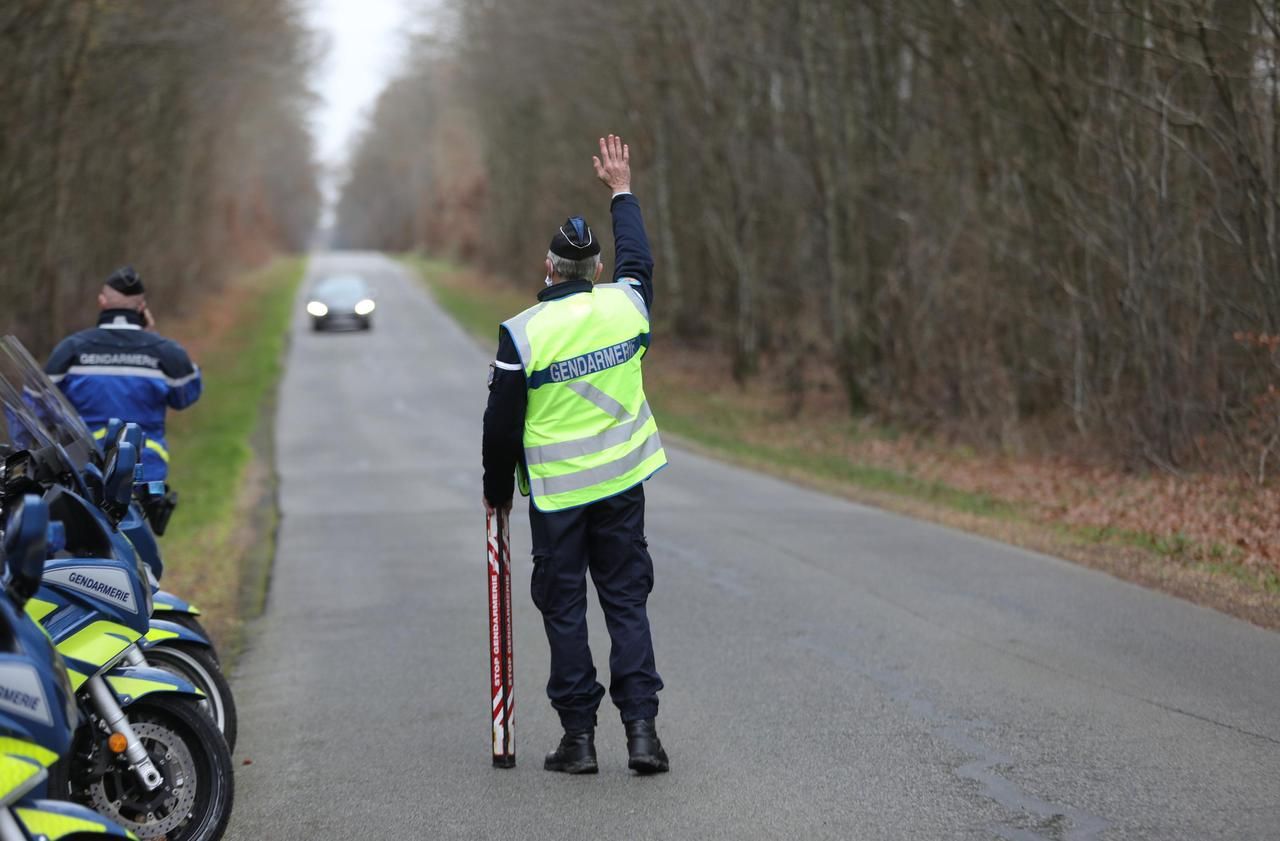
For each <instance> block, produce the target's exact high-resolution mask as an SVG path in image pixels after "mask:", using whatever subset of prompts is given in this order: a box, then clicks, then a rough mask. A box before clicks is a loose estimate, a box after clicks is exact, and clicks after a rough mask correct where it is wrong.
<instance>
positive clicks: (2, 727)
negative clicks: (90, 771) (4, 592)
mask: <svg viewBox="0 0 1280 841" xmlns="http://www.w3.org/2000/svg"><path fill="white" fill-rule="evenodd" d="M2 626H8V627H7V628H4V630H7V631H10V633H6V634H3V637H4V640H3V646H0V648H2V649H3V650H2V651H0V734H4V735H11V736H14V737H16V738H21V739H26V740H27V741H31V742H35V743H36V744H38V745H40V746H41V747H43V748H45V749H46V750H49V751H52V752H53V753H56V754H58V755H59V756H62V755H63V754H65V753H66V752H67V751H68V750H70V749H71V735H72V731H73V729H74V727H75V725H76V724H77V722H78V721H79V714H78V712H77V711H76V704H75V694H74V693H73V692H72V690H71V681H70V679H69V678H68V677H67V671H66V669H65V668H64V667H63V666H62V664H61V661H60V660H59V658H58V653H57V651H55V650H54V647H53V642H52V641H51V640H50V639H49V637H48V636H47V635H46V634H45V632H44V631H43V630H42V629H41V628H40V626H39V625H38V624H37V623H36V622H35V621H34V620H32V619H31V618H30V617H28V616H27V615H26V614H25V613H22V612H21V611H19V610H18V609H17V608H16V607H15V606H14V605H13V603H12V602H10V601H9V599H7V598H4V597H3V596H0V627H2Z"/></svg>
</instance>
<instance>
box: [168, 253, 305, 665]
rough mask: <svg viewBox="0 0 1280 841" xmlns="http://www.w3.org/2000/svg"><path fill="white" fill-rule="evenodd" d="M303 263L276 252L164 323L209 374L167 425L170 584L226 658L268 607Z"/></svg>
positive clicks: (205, 372)
mask: <svg viewBox="0 0 1280 841" xmlns="http://www.w3.org/2000/svg"><path fill="white" fill-rule="evenodd" d="M305 269H306V261H305V259H303V258H282V259H279V260H276V261H275V262H273V263H271V264H270V265H268V266H266V267H265V268H263V269H260V270H258V271H256V272H252V273H250V274H247V275H245V276H243V277H240V278H238V279H236V280H234V281H233V282H231V284H230V285H229V287H228V288H227V289H225V290H222V291H220V292H219V293H218V295H217V296H216V298H213V299H211V300H210V301H208V302H206V304H205V305H204V306H203V307H201V308H200V312H199V314H198V315H196V316H193V317H192V318H189V319H186V320H183V321H180V322H177V323H175V324H173V325H172V326H171V327H167V326H166V325H162V326H161V328H162V329H165V330H166V332H167V333H168V335H171V336H172V337H173V338H175V339H177V340H178V341H180V342H182V343H183V344H184V345H185V346H186V347H187V348H188V350H189V351H190V352H191V355H192V357H193V358H194V359H196V360H197V362H198V363H199V364H200V370H201V373H202V375H203V379H204V393H203V395H202V396H201V398H200V400H199V402H197V403H196V404H195V405H194V406H192V407H191V408H190V409H188V410H186V411H184V412H177V413H172V414H171V415H170V418H169V423H168V439H169V450H170V452H171V453H172V454H173V461H172V463H171V465H170V470H169V481H170V484H172V485H173V487H174V488H176V489H177V490H178V493H179V494H180V496H181V499H180V504H179V506H178V510H177V511H176V512H175V513H174V516H173V522H172V524H171V525H170V527H169V531H168V533H167V534H166V535H165V536H164V537H163V538H162V539H161V549H162V551H163V552H164V557H165V574H164V581H163V586H164V587H165V589H168V590H171V591H173V592H174V593H177V594H178V595H180V596H182V597H183V598H185V599H188V600H190V601H191V602H193V603H195V604H196V605H197V606H199V607H200V608H201V610H202V611H203V612H204V613H203V615H202V617H201V621H202V623H203V624H204V625H205V627H206V628H207V629H208V630H209V631H210V633H211V634H213V636H214V637H215V638H216V639H217V640H218V643H219V646H220V649H221V650H222V651H223V652H225V653H224V659H226V658H228V657H234V655H235V653H236V651H237V649H238V645H239V631H240V628H241V626H242V623H243V621H244V620H245V619H247V618H250V617H251V616H252V615H253V614H254V613H255V612H256V611H258V610H260V609H261V605H262V598H263V594H264V593H265V585H266V572H267V570H268V569H269V562H270V557H271V554H272V552H273V551H274V547H273V545H272V544H273V541H274V534H275V521H276V509H275V501H274V496H275V493H274V488H275V478H274V476H275V473H274V459H273V458H272V453H271V452H270V444H271V441H272V440H273V436H272V434H271V427H272V421H273V418H274V407H275V387H276V383H277V382H278V381H279V378H280V374H281V371H282V366H283V357H284V349H285V345H286V342H287V341H288V327H289V315H290V312H291V310H292V307H293V300H294V294H295V292H296V290H297V287H298V283H299V282H300V281H301V279H302V276H303V273H304V272H305ZM166 327H167V329H166Z"/></svg>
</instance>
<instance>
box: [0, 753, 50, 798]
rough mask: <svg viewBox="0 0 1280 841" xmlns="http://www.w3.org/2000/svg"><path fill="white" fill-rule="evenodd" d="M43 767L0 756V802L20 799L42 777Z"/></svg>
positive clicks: (15, 758)
mask: <svg viewBox="0 0 1280 841" xmlns="http://www.w3.org/2000/svg"><path fill="white" fill-rule="evenodd" d="M44 775H45V770H44V766H43V765H39V764H37V763H36V762H35V761H34V760H30V759H22V758H19V757H16V756H9V755H5V756H0V800H2V801H4V802H10V801H13V800H18V799H20V798H21V797H22V796H23V795H24V794H26V793H27V792H28V791H30V790H31V789H32V787H34V786H35V785H36V783H38V782H40V779H41V778H42V777H44Z"/></svg>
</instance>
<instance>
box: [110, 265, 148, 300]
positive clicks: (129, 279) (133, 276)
mask: <svg viewBox="0 0 1280 841" xmlns="http://www.w3.org/2000/svg"><path fill="white" fill-rule="evenodd" d="M107 286H110V287H111V288H112V289H114V290H116V291H117V292H119V293H120V294H121V295H141V294H142V293H143V291H144V290H143V288H142V277H141V276H140V275H139V274H138V273H137V271H135V270H134V268H133V266H121V267H120V268H118V269H116V270H115V271H114V272H112V273H111V277H109V278H107Z"/></svg>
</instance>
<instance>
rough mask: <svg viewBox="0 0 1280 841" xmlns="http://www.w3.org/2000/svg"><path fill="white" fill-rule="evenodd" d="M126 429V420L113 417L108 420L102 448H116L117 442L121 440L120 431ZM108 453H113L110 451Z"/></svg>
mask: <svg viewBox="0 0 1280 841" xmlns="http://www.w3.org/2000/svg"><path fill="white" fill-rule="evenodd" d="M123 429H124V421H122V420H120V419H119V418H112V419H111V420H109V421H107V429H106V434H105V435H104V436H103V437H102V448H103V449H104V450H113V449H115V446H116V444H117V443H118V442H119V440H120V432H121V430H123ZM107 455H111V453H110V452H108V453H107Z"/></svg>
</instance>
